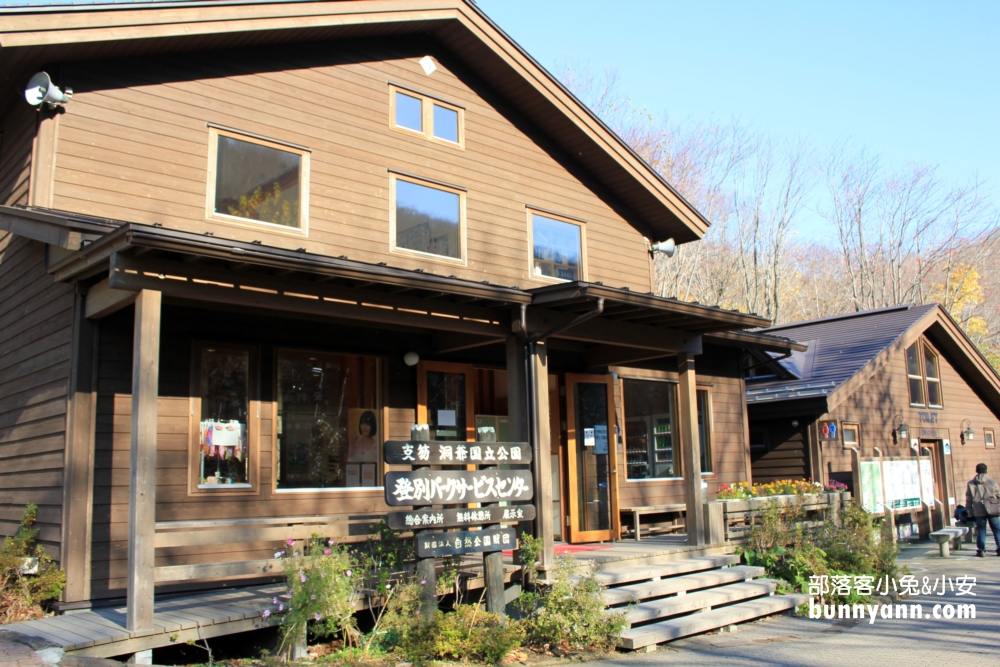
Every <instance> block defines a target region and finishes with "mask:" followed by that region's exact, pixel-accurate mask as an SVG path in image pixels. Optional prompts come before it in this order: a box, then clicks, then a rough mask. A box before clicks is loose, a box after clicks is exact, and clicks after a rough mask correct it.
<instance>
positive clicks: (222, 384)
mask: <svg viewBox="0 0 1000 667" xmlns="http://www.w3.org/2000/svg"><path fill="white" fill-rule="evenodd" d="M199 356H200V358H199V360H198V361H199V364H198V371H199V382H198V387H199V390H198V395H199V398H200V399H201V420H200V435H199V453H198V454H199V462H200V466H199V479H198V485H199V488H213V487H219V486H223V487H230V488H232V487H234V486H249V485H250V483H249V482H250V480H249V476H248V471H249V469H250V448H249V444H248V443H249V437H248V435H249V434H248V421H247V415H248V412H249V374H250V353H249V352H248V351H247V350H233V349H224V348H215V347H212V348H207V347H206V348H202V350H201V352H200V355H199Z"/></svg>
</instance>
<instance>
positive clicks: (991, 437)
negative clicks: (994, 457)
mask: <svg viewBox="0 0 1000 667" xmlns="http://www.w3.org/2000/svg"><path fill="white" fill-rule="evenodd" d="M990 441H992V444H990ZM983 444H984V445H985V446H986V449H996V448H997V439H996V434H995V433H994V431H993V429H991V428H984V429H983Z"/></svg>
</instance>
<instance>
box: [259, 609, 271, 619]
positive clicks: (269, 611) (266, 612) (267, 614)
mask: <svg viewBox="0 0 1000 667" xmlns="http://www.w3.org/2000/svg"><path fill="white" fill-rule="evenodd" d="M270 615H271V610H270V609H265V610H264V611H262V612H261V614H260V617H261V618H267V617H268V616H270Z"/></svg>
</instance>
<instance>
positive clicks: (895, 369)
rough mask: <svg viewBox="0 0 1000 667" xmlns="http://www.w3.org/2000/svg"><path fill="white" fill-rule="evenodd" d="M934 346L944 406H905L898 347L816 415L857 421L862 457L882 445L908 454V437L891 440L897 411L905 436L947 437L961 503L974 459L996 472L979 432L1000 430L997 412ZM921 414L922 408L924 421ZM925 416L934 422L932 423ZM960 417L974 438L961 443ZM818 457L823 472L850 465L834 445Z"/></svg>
mask: <svg viewBox="0 0 1000 667" xmlns="http://www.w3.org/2000/svg"><path fill="white" fill-rule="evenodd" d="M924 340H926V339H924ZM931 347H932V348H933V347H934V346H933V345H931ZM935 351H937V352H938V359H939V360H940V364H941V390H942V395H943V399H944V400H943V403H944V407H943V408H940V409H934V408H920V407H910V398H909V393H908V390H907V378H906V358H905V354H904V353H903V352H899V353H898V354H894V355H893V356H892V357H890V359H889V361H888V362H887V363H886V365H885V366H883V367H882V368H881V369H879V370H878V371H877V372H876V373H875V374H874V375H873V376H872V377H871V379H870V380H868V382H866V383H865V384H864V386H863V387H861V388H860V389H858V390H857V391H856V392H854V393H853V394H852V395H851V396H850V397H848V398H847V400H845V401H844V402H843V403H842V404H841V405H840V406H838V407H837V408H836V409H835V410H834V411H833V412H832V413H830V415H829V417H827V416H824V417H821V418H822V419H826V418H831V419H833V418H836V419H838V420H840V422H844V421H846V422H856V423H858V424H859V425H860V431H861V433H860V441H861V450H862V452H863V453H864V455H865V456H872V455H873V453H874V452H873V450H872V448H873V447H878V448H879V449H881V450H882V453H883V455H885V456H909V455H910V454H911V452H910V446H909V442H905V443H903V442H901V443H898V444H894V443H893V440H892V429H893V418H894V417H895V416H896V415H902V417H903V420H904V421H905V423H906V425H907V427H908V429H909V437H910V438H920V439H922V440H941V439H945V438H947V439H949V440H950V441H951V452H952V454H951V456H950V457H946V458H950V461H948V462H947V465H948V466H949V475H950V477H951V479H952V480H953V481H952V484H951V488H950V489H949V491H948V493H949V495H950V496H953V497H955V499H956V502H957V503H958V504H964V502H965V484H966V482H968V481H969V480H970V479H972V477H973V476H975V469H976V464H977V463H985V464H987V466H989V469H990V471H991V473H993V472H1000V449H986V444H985V439H984V437H983V429H987V428H989V429H993V431H994V433H1000V417H998V416H997V415H996V414H995V413H994V412H993V411H992V410H991V409H990V408H989V407H988V406H987V405H986V404H985V403H984V402H983V400H982V398H980V397H979V395H978V394H976V392H975V391H973V390H972V388H971V387H969V385H968V384H967V383H966V382H965V380H963V379H962V376H961V375H959V373H958V371H956V370H955V367H954V366H952V365H951V363H949V361H948V360H947V359H946V358H945V357H944V355H942V354H941V353H940V351H938V350H936V348H935ZM921 413H924V420H923V421H922V420H921ZM929 419H933V420H935V421H933V422H931V421H929ZM965 419H968V420H970V422H971V425H972V428H973V430H974V431H975V438H974V439H973V440H971V441H969V442H967V443H966V444H965V445H962V443H961V438H960V437H959V434H960V433H961V430H962V429H961V427H962V422H963V420H965ZM823 459H824V472H825V473H826V474H831V473H833V474H836V473H843V472H847V471H850V469H851V458H850V452H849V451H847V450H845V449H843V448H842V447H840V446H839V445H838V446H831V445H828V444H824V446H823ZM994 477H996V475H994Z"/></svg>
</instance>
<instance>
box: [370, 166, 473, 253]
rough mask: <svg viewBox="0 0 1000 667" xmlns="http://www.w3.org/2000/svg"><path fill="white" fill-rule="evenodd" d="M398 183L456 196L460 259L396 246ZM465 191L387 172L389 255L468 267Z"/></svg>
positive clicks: (439, 183) (395, 172) (432, 181)
mask: <svg viewBox="0 0 1000 667" xmlns="http://www.w3.org/2000/svg"><path fill="white" fill-rule="evenodd" d="M398 181H404V182H406V183H413V184H414V185H420V186H423V187H426V188H431V189H433V190H441V191H442V192H449V193H451V194H456V195H458V234H459V246H460V247H461V252H462V256H461V257H448V256H447V255H436V254H434V253H432V252H424V251H423V250H412V249H410V248H401V247H399V246H397V245H396V183H397V182H398ZM466 194H467V191H466V189H465V188H463V187H460V186H457V185H450V184H448V183H442V182H441V181H436V180H433V179H429V178H421V177H419V176H412V175H410V174H404V173H402V172H398V171H393V170H390V171H389V254H390V255H405V256H408V257H411V258H419V259H424V260H428V261H432V262H442V263H444V264H449V265H451V266H455V265H458V266H468V264H469V234H468V218H467V216H466V209H465V199H466Z"/></svg>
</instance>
